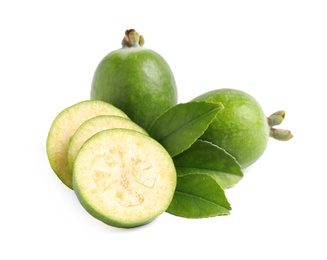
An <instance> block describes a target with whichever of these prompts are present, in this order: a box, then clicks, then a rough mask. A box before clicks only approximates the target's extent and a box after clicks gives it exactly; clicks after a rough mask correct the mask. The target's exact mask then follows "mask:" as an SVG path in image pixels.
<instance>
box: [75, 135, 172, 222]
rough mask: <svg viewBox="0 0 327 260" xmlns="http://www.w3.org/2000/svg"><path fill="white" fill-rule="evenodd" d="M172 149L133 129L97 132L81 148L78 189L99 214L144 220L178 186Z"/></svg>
mask: <svg viewBox="0 0 327 260" xmlns="http://www.w3.org/2000/svg"><path fill="white" fill-rule="evenodd" d="M176 179H177V177H176V170H175V166H174V164H173V161H172V158H171V157H170V155H169V154H168V152H167V151H166V150H165V149H164V148H163V147H162V146H161V145H160V144H159V143H158V142H157V141H156V140H154V139H152V138H151V137H149V136H146V135H144V134H141V133H139V132H137V131H134V130H129V129H111V130H104V131H101V132H98V133H96V134H95V135H93V136H92V137H91V138H89V139H88V140H87V141H86V142H85V143H84V145H83V146H82V147H81V149H80V150H79V152H78V154H77V156H76V160H75V164H74V173H73V186H74V191H75V193H76V195H77V197H78V199H79V201H80V203H81V204H82V206H83V207H84V208H85V209H86V210H87V211H88V212H89V213H90V214H91V215H92V216H93V217H95V218H97V219H99V220H100V221H102V222H104V223H106V224H109V225H112V226H116V227H124V228H129V227H136V226H140V225H143V224H146V223H148V222H150V221H152V220H153V219H155V218H156V217H157V216H159V215H160V214H161V213H163V212H164V211H166V209H167V208H168V207H169V204H170V202H171V200H172V198H173V195H174V191H175V188H176Z"/></svg>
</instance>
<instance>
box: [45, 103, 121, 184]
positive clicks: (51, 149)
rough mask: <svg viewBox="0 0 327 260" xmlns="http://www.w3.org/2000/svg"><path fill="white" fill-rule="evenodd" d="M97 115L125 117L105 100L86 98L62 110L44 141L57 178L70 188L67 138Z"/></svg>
mask: <svg viewBox="0 0 327 260" xmlns="http://www.w3.org/2000/svg"><path fill="white" fill-rule="evenodd" d="M98 115H116V116H121V117H125V118H127V115H126V114H125V113H124V112H123V111H121V110H120V109H118V108H116V107H115V106H113V105H111V104H109V103H107V102H103V101H99V100H86V101H81V102H78V103H76V104H74V105H72V106H70V107H68V108H66V109H64V110H62V111H61V112H60V113H59V114H58V115H57V116H56V118H55V119H54V121H53V123H52V125H51V127H50V130H49V133H48V137H47V142H46V152H47V156H48V160H49V162H50V165H51V168H52V170H53V171H54V172H55V173H56V174H57V176H58V177H59V179H60V180H61V181H62V182H63V183H64V184H65V185H66V186H68V187H69V188H71V189H72V187H73V185H72V178H71V176H70V174H69V172H68V161H67V152H68V144H69V140H70V138H71V136H72V135H73V134H74V133H75V131H76V130H77V128H78V127H79V126H80V125H81V124H82V123H83V122H84V121H86V120H88V119H90V118H92V117H95V116H98Z"/></svg>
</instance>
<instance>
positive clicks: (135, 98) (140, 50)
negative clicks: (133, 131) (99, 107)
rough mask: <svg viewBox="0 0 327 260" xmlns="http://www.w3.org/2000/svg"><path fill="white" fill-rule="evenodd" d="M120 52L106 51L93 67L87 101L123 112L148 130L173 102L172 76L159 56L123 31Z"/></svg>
mask: <svg viewBox="0 0 327 260" xmlns="http://www.w3.org/2000/svg"><path fill="white" fill-rule="evenodd" d="M125 34H126V35H125V38H124V40H123V43H122V44H123V47H122V48H121V49H118V50H115V51H112V52H110V53H109V54H108V55H107V56H105V57H104V58H103V59H102V61H101V62H100V63H99V65H98V66H97V68H96V71H95V73H94V76H93V81H92V87H91V99H99V100H103V101H106V102H109V103H111V104H113V105H114V106H116V107H118V108H120V109H121V110H123V111H124V112H125V113H126V114H127V115H128V116H129V117H130V118H131V119H132V120H133V121H134V122H135V123H137V124H138V125H140V126H141V127H143V128H144V129H145V130H148V129H149V127H150V126H151V124H152V122H153V121H154V119H156V118H157V117H158V116H159V115H160V114H161V113H162V112H164V111H165V110H167V109H168V108H170V107H172V106H174V105H175V104H176V103H177V88H176V83H175V78H174V75H173V73H172V71H171V69H170V67H169V65H168V63H167V62H166V61H165V60H164V58H163V57H162V56H160V55H159V54H158V53H157V52H155V51H153V50H150V49H147V48H144V47H143V43H144V39H143V37H142V36H139V34H138V33H137V32H135V30H133V29H131V30H127V31H126V33H125Z"/></svg>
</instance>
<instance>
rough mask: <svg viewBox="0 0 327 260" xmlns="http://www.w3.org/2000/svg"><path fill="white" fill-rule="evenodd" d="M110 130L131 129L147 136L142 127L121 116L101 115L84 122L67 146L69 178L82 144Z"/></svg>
mask: <svg viewBox="0 0 327 260" xmlns="http://www.w3.org/2000/svg"><path fill="white" fill-rule="evenodd" d="M112 128H126V129H132V130H135V131H138V132H140V133H143V134H145V135H147V132H146V131H145V130H144V129H143V128H142V127H140V126H139V125H137V124H136V123H134V122H133V121H131V120H130V119H128V118H124V117H121V116H106V115H101V116H96V117H92V118H91V119H88V120H86V121H85V122H84V123H83V124H81V126H80V127H79V128H78V129H77V130H76V132H75V133H74V134H73V136H72V137H71V139H70V142H69V145H68V154H67V160H68V170H69V174H70V175H71V176H72V173H73V166H74V162H75V158H76V155H77V153H78V151H79V149H80V148H81V147H82V145H83V144H84V142H85V141H86V140H87V139H89V138H90V137H91V136H92V135H94V134H96V133H97V132H100V131H103V130H106V129H112Z"/></svg>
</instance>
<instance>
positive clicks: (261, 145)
mask: <svg viewBox="0 0 327 260" xmlns="http://www.w3.org/2000/svg"><path fill="white" fill-rule="evenodd" d="M194 100H204V101H210V102H221V103H222V104H223V105H224V109H223V110H222V111H221V112H220V113H219V114H218V116H217V118H216V119H214V121H213V122H212V123H211V124H210V125H209V127H208V129H207V130H206V131H205V133H204V134H203V136H201V139H204V140H207V141H210V142H212V143H214V144H216V145H218V146H219V147H221V148H223V149H225V150H226V151H227V152H229V153H230V154H231V155H233V156H234V157H235V158H236V160H237V161H238V162H239V163H240V164H241V166H242V168H243V169H244V168H246V167H248V166H250V165H252V164H253V163H254V162H255V161H257V160H258V159H259V158H260V157H261V155H262V154H263V153H264V151H265V149H266V147H267V143H268V139H269V136H272V137H274V138H275V139H279V140H289V139H290V138H292V135H291V133H290V132H289V131H287V130H279V129H274V128H272V126H273V125H276V124H277V123H275V124H274V123H268V119H267V117H266V115H265V113H264V112H263V110H262V107H261V106H260V104H259V103H258V102H257V101H256V100H255V99H254V98H253V97H252V96H251V95H249V94H247V93H245V92H243V91H240V90H236V89H228V88H224V89H217V90H213V91H209V92H207V93H204V94H202V95H200V96H198V97H196V98H195V99H194ZM277 114H278V113H277ZM284 114H285V113H284ZM284 114H283V116H280V115H276V113H275V114H273V115H275V116H274V117H273V115H272V116H271V118H274V120H273V121H274V122H278V124H279V123H281V121H282V119H283V118H284ZM269 118H270V117H269ZM278 137H280V138H278Z"/></svg>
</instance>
